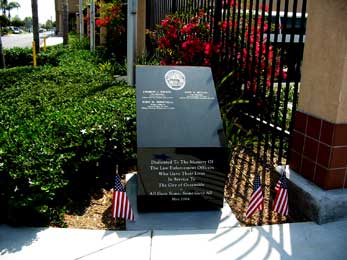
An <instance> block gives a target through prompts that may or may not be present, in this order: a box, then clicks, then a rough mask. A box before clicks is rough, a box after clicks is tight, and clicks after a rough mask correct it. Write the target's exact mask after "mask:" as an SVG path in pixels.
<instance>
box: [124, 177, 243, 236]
mask: <svg viewBox="0 0 347 260" xmlns="http://www.w3.org/2000/svg"><path fill="white" fill-rule="evenodd" d="M136 190H137V178H136V176H135V174H128V175H127V185H126V192H127V195H128V198H129V201H130V205H131V207H132V209H133V211H134V216H135V221H127V222H126V229H127V230H151V229H155V230H195V229H217V228H232V227H239V226H240V224H239V221H238V220H237V219H236V217H235V215H234V214H233V213H232V211H231V209H230V207H229V205H228V204H227V203H226V201H224V204H223V208H221V209H219V210H209V211H187V212H151V213H140V212H138V210H137V194H136Z"/></svg>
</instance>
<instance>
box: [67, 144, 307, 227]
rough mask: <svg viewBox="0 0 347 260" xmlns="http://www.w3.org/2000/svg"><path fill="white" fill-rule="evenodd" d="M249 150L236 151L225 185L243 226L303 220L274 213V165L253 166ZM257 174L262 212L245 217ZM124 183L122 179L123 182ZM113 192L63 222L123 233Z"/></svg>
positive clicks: (101, 194) (102, 194)
mask: <svg viewBox="0 0 347 260" xmlns="http://www.w3.org/2000/svg"><path fill="white" fill-rule="evenodd" d="M254 158H255V155H254V154H253V153H252V151H247V152H245V151H244V150H243V151H237V152H235V153H234V155H233V157H232V160H231V170H230V173H229V175H228V178H227V181H226V185H225V192H224V195H225V199H226V201H227V202H228V204H229V206H230V208H231V209H232V211H233V213H234V214H235V216H236V218H237V219H238V220H239V222H240V224H241V225H243V226H254V225H267V224H279V223H290V222H300V221H305V219H303V218H302V217H300V216H296V215H294V213H293V212H291V211H290V215H289V216H282V215H279V214H277V213H276V212H273V211H272V210H271V209H272V203H273V199H274V196H275V194H274V187H275V185H276V182H277V180H278V178H279V177H278V174H274V172H275V170H274V167H275V166H274V165H275V164H274V163H273V162H271V161H270V160H267V161H266V162H261V163H259V162H258V163H256V160H255V159H254ZM256 172H257V173H258V174H260V179H261V183H262V186H263V196H264V209H263V210H262V211H258V212H256V213H254V214H253V216H252V217H251V218H248V219H247V218H246V210H247V206H248V202H249V198H250V197H251V194H252V191H253V179H254V176H255V173H256ZM123 181H124V180H123ZM111 204H112V189H110V190H105V189H103V190H102V191H101V192H99V193H98V194H93V195H92V196H91V199H90V203H89V206H87V207H86V209H85V210H84V212H83V213H82V214H65V223H66V224H67V227H69V228H85V229H108V230H125V222H124V221H123V220H117V222H115V221H114V219H113V218H112V215H111Z"/></svg>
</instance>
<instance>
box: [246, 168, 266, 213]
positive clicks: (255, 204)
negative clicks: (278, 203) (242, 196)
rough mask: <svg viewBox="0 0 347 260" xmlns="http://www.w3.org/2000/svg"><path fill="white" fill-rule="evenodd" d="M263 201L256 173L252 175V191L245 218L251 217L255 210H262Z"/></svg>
mask: <svg viewBox="0 0 347 260" xmlns="http://www.w3.org/2000/svg"><path fill="white" fill-rule="evenodd" d="M263 201H264V197H263V192H262V189H261V184H260V177H259V175H258V174H256V175H255V177H254V183H253V193H252V196H251V199H250V201H249V205H248V208H247V212H246V218H249V217H251V216H252V215H253V213H254V212H256V211H257V210H262V209H263Z"/></svg>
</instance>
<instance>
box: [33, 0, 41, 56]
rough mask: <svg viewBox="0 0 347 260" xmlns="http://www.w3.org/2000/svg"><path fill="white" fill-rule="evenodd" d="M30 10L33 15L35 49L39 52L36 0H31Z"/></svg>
mask: <svg viewBox="0 0 347 260" xmlns="http://www.w3.org/2000/svg"><path fill="white" fill-rule="evenodd" d="M31 10H32V15H33V34H34V41H35V49H36V53H39V52H40V36H39V15H38V7H37V0H31Z"/></svg>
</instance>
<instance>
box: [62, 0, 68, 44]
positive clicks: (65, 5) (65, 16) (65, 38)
mask: <svg viewBox="0 0 347 260" xmlns="http://www.w3.org/2000/svg"><path fill="white" fill-rule="evenodd" d="M68 32H69V12H68V1H67V0H64V1H63V44H64V45H67V44H68V43H69V34H68Z"/></svg>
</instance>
